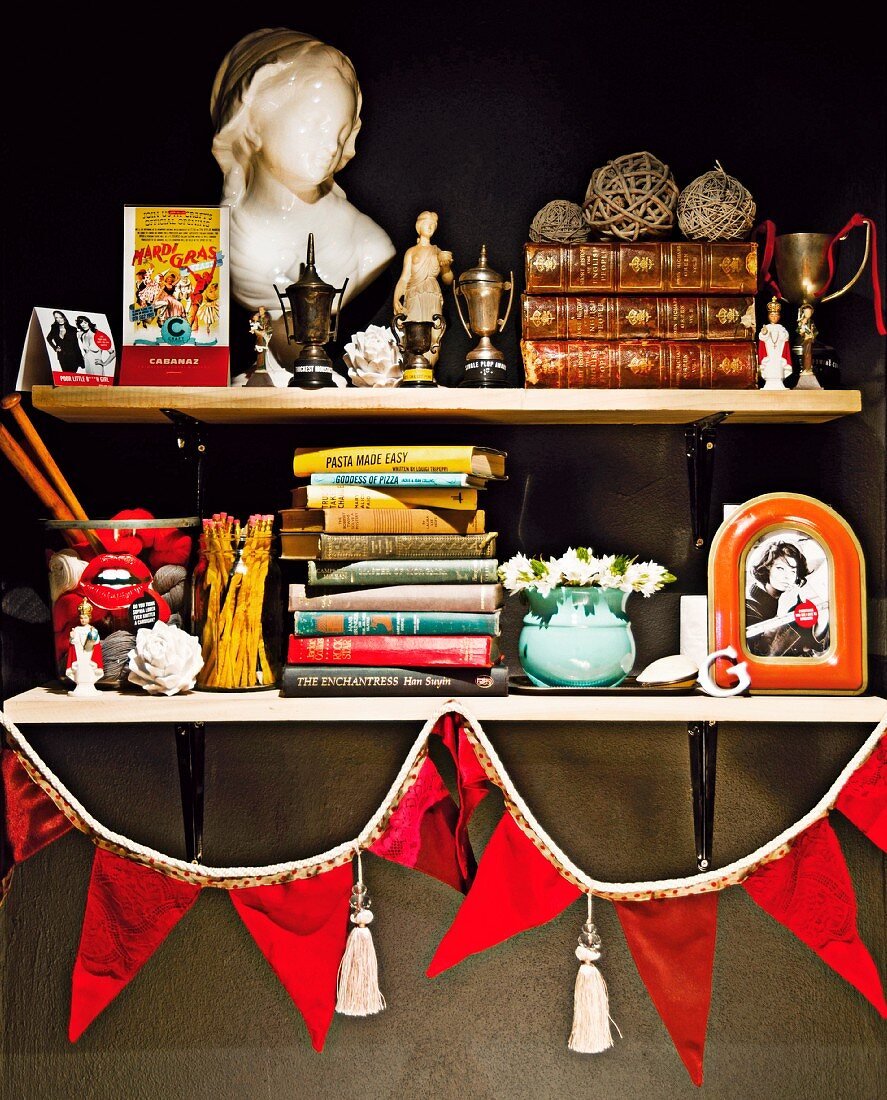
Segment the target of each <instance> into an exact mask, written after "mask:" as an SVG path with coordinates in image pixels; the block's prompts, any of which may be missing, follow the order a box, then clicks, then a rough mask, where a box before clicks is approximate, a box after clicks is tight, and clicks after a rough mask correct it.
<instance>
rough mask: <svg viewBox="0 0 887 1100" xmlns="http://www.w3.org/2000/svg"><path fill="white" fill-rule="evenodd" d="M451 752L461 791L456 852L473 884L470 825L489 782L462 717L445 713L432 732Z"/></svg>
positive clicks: (463, 872)
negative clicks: (469, 836) (466, 731)
mask: <svg viewBox="0 0 887 1100" xmlns="http://www.w3.org/2000/svg"><path fill="white" fill-rule="evenodd" d="M432 732H433V733H436V734H437V735H438V736H439V737H440V738H441V740H442V741H443V743H444V744H445V745H446V747H447V748H448V749H449V751H450V755H451V756H452V758H453V762H454V763H455V765H456V784H457V790H458V792H459V818H458V821H457V822H456V852H457V856H458V860H459V870H460V872H461V875H462V877H463V878H464V879H465V881H466V882H469V883H470V882H471V880H472V879H473V878H474V873H475V871H476V870H477V863H476V861H475V858H474V852H473V851H472V850H471V842H470V841H469V839H468V825H469V823H470V822H471V818H472V816H473V814H474V811H475V810H476V809H477V807H478V806H479V805H480V803H481V802H483V800H484V799H485V798H486V796H487V794H488V792H489V790H490V781H489V779H487V776H486V773H485V772H484V770H483V768H482V767H481V766H480V764H479V762H478V759H477V756H476V755H475V752H474V748H473V747H472V745H471V743H470V741H469V740H468V737H467V735H466V733H465V725H464V721H463V719H462V718H461V716H459V715H456V714H445V715H444V716H443V717H442V718H441V719H440V720H439V721H438V722H437V724H436V725H435V727H434V729H433V730H432Z"/></svg>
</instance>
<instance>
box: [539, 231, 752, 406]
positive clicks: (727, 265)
mask: <svg viewBox="0 0 887 1100" xmlns="http://www.w3.org/2000/svg"><path fill="white" fill-rule="evenodd" d="M524 260H525V282H526V289H525V292H524V294H523V295H522V300H521V305H522V316H521V354H522V355H523V360H524V375H525V385H526V386H527V387H528V388H532V387H543V388H549V389H550V388H558V389H582V388H588V389H634V388H637V389H649V388H668V389H671V388H674V389H754V388H755V386H756V385H757V371H758V362H757V353H756V343H755V309H754V304H755V294H756V293H757V290H758V267H757V252H756V246H755V243H754V242H753V241H719V242H691V241H655V240H654V241H638V242H631V243H629V242H621V241H593V242H592V241H590V242H587V243H583V244H548V243H535V242H529V243H527V244H526V245H525V246H524Z"/></svg>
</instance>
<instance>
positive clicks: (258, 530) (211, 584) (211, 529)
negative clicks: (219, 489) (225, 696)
mask: <svg viewBox="0 0 887 1100" xmlns="http://www.w3.org/2000/svg"><path fill="white" fill-rule="evenodd" d="M272 524H273V517H272V516H259V515H256V516H250V517H249V519H248V520H247V522H246V523H245V524H243V525H241V523H240V521H239V520H236V519H234V518H233V517H232V516H229V515H227V514H224V513H222V514H217V515H214V516H213V517H212V519H205V520H204V521H203V534H202V535H201V537H200V555H199V560H198V563H197V568H196V569H195V572H194V580H193V589H192V591H193V594H194V596H193V598H194V608H193V618H192V622H193V624H194V632H195V633H196V634H197V636H198V638H199V639H200V644H201V648H202V652H203V668H202V669H201V670H200V672H199V673H198V676H197V687H198V688H201V689H203V690H204V691H255V690H262V689H265V690H267V689H268V688H273V687H277V686H278V685H279V683H280V674H281V632H282V626H283V620H282V603H281V589H280V567H279V565H278V563H277V549H276V547H275V545H274V535H273V533H272Z"/></svg>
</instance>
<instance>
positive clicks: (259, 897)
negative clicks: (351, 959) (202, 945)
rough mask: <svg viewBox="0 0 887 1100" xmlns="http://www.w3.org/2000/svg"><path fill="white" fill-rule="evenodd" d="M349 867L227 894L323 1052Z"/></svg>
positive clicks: (343, 930) (344, 926) (344, 928)
mask: <svg viewBox="0 0 887 1100" xmlns="http://www.w3.org/2000/svg"><path fill="white" fill-rule="evenodd" d="M351 878H352V876H351V865H350V863H346V864H343V865H342V866H341V867H334V868H333V870H331V871H326V872H324V873H323V874H321V875H315V876H314V877H313V878H303V879H293V881H292V882H281V883H275V884H273V885H271V886H247V887H245V888H243V889H240V890H236V889H235V890H229V892H228V893H229V896H230V898H231V901H232V902H233V904H234V908H235V909H236V910H237V912H238V914H239V915H240V918H241V920H242V921H243V923H244V924H245V925H246V927H247V929H248V930H249V933H250V935H251V936H252V938H253V939H254V940H255V941H256V943H257V944H258V946H259V950H260V951H261V952H262V954H263V955H264V956H265V958H266V959H267V960H268V962H269V963H270V964H271V967H272V968H273V970H274V973H275V974H276V975H277V977H278V978H279V979H280V980H281V982H282V983H283V986H284V988H285V989H286V991H287V993H289V995H290V997H291V998H292V999H293V1002H294V1004H295V1006H296V1008H297V1009H298V1010H299V1012H301V1014H302V1018H303V1019H304V1021H305V1023H306V1025H307V1027H308V1032H309V1034H310V1035H311V1045H312V1046H313V1047H314V1049H315V1050H323V1044H324V1042H325V1040H326V1033H327V1031H328V1030H329V1026H330V1022H331V1021H332V1018H333V1012H334V1011H335V1008H336V975H337V974H338V970H339V963H340V962H341V960H342V956H343V954H344V953H345V939H346V936H347V934H348V899H349V898H350V897H351Z"/></svg>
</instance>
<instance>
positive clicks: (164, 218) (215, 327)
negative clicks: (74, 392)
mask: <svg viewBox="0 0 887 1100" xmlns="http://www.w3.org/2000/svg"><path fill="white" fill-rule="evenodd" d="M228 215H229V211H228V207H227V206H189V207H182V206H179V207H168V206H127V207H125V210H124V244H123V341H122V344H121V355H120V373H119V378H118V381H119V384H120V385H121V386H227V385H228V366H229V346H228V341H229V337H228V330H229V297H230V293H229V286H228V262H227V260H228V257H227V253H228V221H229V217H228Z"/></svg>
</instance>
